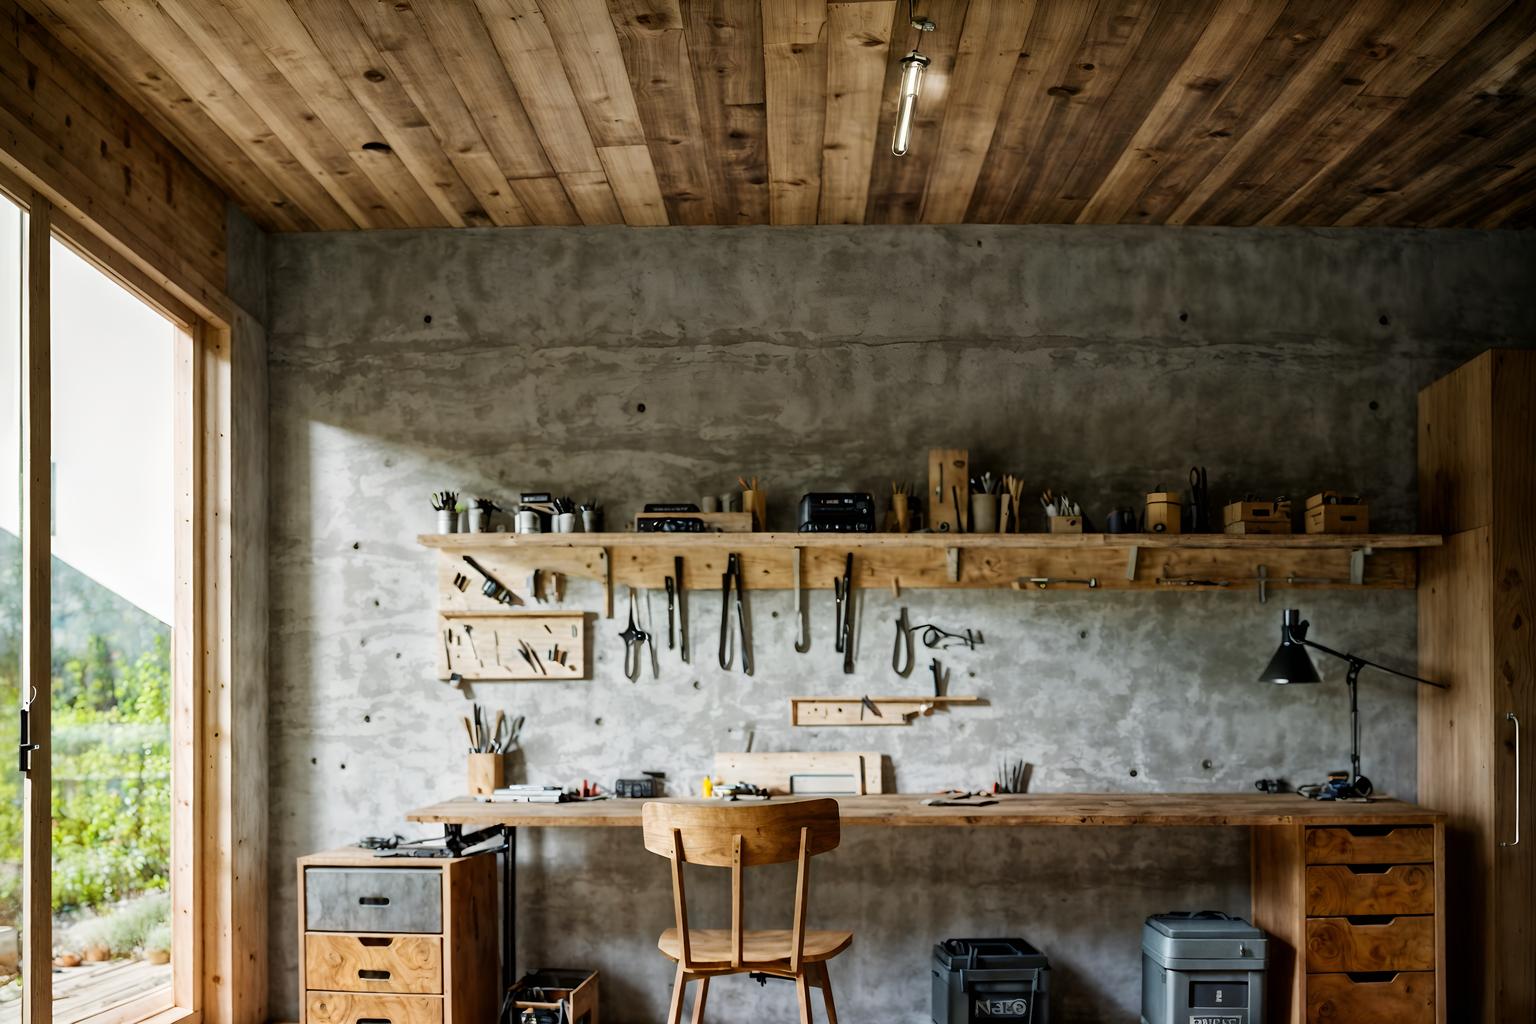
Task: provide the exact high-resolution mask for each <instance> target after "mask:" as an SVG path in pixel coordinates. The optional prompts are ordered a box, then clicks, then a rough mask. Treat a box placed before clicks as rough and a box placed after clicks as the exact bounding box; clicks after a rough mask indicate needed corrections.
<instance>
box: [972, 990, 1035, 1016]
mask: <svg viewBox="0 0 1536 1024" xmlns="http://www.w3.org/2000/svg"><path fill="white" fill-rule="evenodd" d="M971 1016H973V1017H975V1018H976V1019H977V1020H1028V1019H1029V998H1028V997H1027V996H998V997H995V998H992V999H977V1000H976V1001H975V1002H974V1003H972V1005H971Z"/></svg>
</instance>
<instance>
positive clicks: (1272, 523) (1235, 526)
mask: <svg viewBox="0 0 1536 1024" xmlns="http://www.w3.org/2000/svg"><path fill="white" fill-rule="evenodd" d="M1221 523H1222V529H1223V531H1224V532H1226V533H1236V534H1284V533H1290V532H1291V503H1290V502H1289V501H1234V502H1229V503H1228V504H1227V505H1226V507H1224V508H1223V509H1222V510H1221Z"/></svg>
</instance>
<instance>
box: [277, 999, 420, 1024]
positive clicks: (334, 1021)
mask: <svg viewBox="0 0 1536 1024" xmlns="http://www.w3.org/2000/svg"><path fill="white" fill-rule="evenodd" d="M304 1008H305V1011H306V1012H307V1013H308V1015H309V1022H310V1024H443V1000H442V997H441V996H383V995H372V994H368V995H362V994H358V995H353V994H348V993H344V992H309V993H306V994H305V999H304Z"/></svg>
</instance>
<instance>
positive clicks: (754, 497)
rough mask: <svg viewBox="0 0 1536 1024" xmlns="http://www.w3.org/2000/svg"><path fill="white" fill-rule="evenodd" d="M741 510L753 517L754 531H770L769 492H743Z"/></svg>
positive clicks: (761, 490) (759, 490)
mask: <svg viewBox="0 0 1536 1024" xmlns="http://www.w3.org/2000/svg"><path fill="white" fill-rule="evenodd" d="M741 510H742V511H743V512H747V513H750V514H751V516H752V529H753V530H766V529H768V492H767V491H765V490H763V489H761V488H759V489H757V490H755V491H742V492H741Z"/></svg>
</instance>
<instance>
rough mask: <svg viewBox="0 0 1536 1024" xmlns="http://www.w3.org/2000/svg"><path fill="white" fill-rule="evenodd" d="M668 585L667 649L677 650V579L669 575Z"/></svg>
mask: <svg viewBox="0 0 1536 1024" xmlns="http://www.w3.org/2000/svg"><path fill="white" fill-rule="evenodd" d="M666 586H667V650H669V651H670V650H675V649H676V647H677V634H676V630H675V628H674V626H673V622H674V619H673V616H674V615H676V613H677V580H675V579H673V578H672V577H671V576H668V577H667V579H666Z"/></svg>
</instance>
